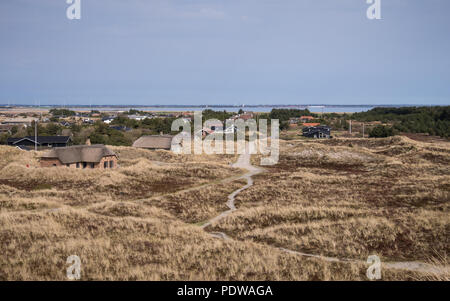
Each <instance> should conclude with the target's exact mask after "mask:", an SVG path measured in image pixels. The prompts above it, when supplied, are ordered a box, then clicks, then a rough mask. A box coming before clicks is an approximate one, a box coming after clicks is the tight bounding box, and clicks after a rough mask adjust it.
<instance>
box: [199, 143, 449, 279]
mask: <svg viewBox="0 0 450 301" xmlns="http://www.w3.org/2000/svg"><path fill="white" fill-rule="evenodd" d="M232 166H233V167H236V168H242V169H246V170H247V171H248V172H247V173H245V174H244V175H242V176H241V177H239V179H246V180H247V185H245V186H243V187H241V188H239V189H237V190H235V191H233V192H232V193H231V194H230V195H229V196H228V200H227V206H228V208H230V209H229V210H227V211H224V212H222V213H221V214H220V215H218V216H216V217H214V218H212V219H211V220H209V221H208V222H206V223H205V224H203V225H202V226H201V227H202V228H203V229H205V228H206V227H208V226H210V225H211V224H213V223H215V222H217V221H219V220H220V219H222V218H224V217H226V216H228V215H230V214H231V213H233V212H234V211H236V210H237V209H236V207H235V204H234V201H235V197H236V195H238V194H239V193H240V192H242V191H243V190H245V189H247V188H249V187H251V186H252V185H253V179H252V176H254V175H256V174H258V173H261V172H263V171H264V170H263V169H262V168H259V167H255V166H253V165H252V164H251V163H250V154H249V153H248V150H246V152H245V154H241V155H240V156H239V158H238V160H237V161H236V163H234V164H233V165H232ZM210 235H211V236H213V237H215V238H219V239H223V240H230V239H232V238H230V237H229V236H228V235H227V234H225V233H223V232H210ZM277 249H279V250H281V251H283V252H286V253H289V254H294V255H299V256H304V257H313V258H318V259H321V260H325V261H328V262H354V263H360V264H366V262H365V261H362V260H356V259H346V258H335V257H327V256H322V255H317V254H308V253H303V252H299V251H294V250H289V249H285V248H277ZM382 266H383V267H385V268H389V269H398V270H406V271H413V272H421V273H428V274H432V275H448V274H450V267H448V266H435V265H432V264H429V263H424V262H419V261H404V262H382Z"/></svg>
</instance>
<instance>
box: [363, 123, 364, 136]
mask: <svg viewBox="0 0 450 301" xmlns="http://www.w3.org/2000/svg"><path fill="white" fill-rule="evenodd" d="M363 138H364V122H363Z"/></svg>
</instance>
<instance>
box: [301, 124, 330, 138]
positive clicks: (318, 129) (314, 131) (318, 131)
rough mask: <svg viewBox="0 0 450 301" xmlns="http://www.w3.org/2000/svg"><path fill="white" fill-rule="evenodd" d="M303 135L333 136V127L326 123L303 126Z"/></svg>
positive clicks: (316, 136) (314, 136) (312, 136)
mask: <svg viewBox="0 0 450 301" xmlns="http://www.w3.org/2000/svg"><path fill="white" fill-rule="evenodd" d="M303 136H304V137H308V138H331V128H330V127H329V126H326V125H320V126H309V127H305V128H303Z"/></svg>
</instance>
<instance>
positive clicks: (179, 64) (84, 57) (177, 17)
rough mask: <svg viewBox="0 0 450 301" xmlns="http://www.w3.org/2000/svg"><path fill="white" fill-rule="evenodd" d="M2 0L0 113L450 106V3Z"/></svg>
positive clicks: (422, 0)
mask: <svg viewBox="0 0 450 301" xmlns="http://www.w3.org/2000/svg"><path fill="white" fill-rule="evenodd" d="M68 6H69V5H68V4H66V1H65V0H1V1H0V103H8V102H11V103H16V104H33V103H36V102H38V101H39V102H40V103H41V104H90V103H92V104H120V105H127V104H145V105H152V104H153V105H155V104H180V105H183V104H225V105H235V104H441V105H449V104H450V1H448V0H382V2H381V7H382V12H381V14H382V20H368V19H367V17H366V10H367V8H368V6H369V5H368V4H367V3H366V0H127V1H123V0H81V14H82V16H81V20H68V19H67V18H66V8H67V7H68Z"/></svg>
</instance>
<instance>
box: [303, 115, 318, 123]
mask: <svg viewBox="0 0 450 301" xmlns="http://www.w3.org/2000/svg"><path fill="white" fill-rule="evenodd" d="M314 119H315V118H314V117H312V116H300V121H301V122H310V121H311V120H314Z"/></svg>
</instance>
